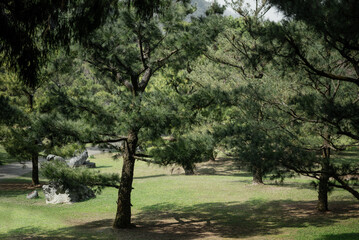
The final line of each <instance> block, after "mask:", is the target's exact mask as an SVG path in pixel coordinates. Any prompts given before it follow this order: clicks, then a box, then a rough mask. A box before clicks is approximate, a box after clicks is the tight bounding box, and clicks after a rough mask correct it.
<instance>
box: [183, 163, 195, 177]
mask: <svg viewBox="0 0 359 240" xmlns="http://www.w3.org/2000/svg"><path fill="white" fill-rule="evenodd" d="M182 167H183V169H184V174H185V175H193V174H194V170H193V166H192V165H184V166H182Z"/></svg>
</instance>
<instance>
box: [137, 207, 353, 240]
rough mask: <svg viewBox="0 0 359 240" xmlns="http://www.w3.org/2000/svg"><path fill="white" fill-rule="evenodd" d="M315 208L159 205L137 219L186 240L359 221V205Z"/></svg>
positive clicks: (241, 236) (247, 234)
mask: <svg viewBox="0 0 359 240" xmlns="http://www.w3.org/2000/svg"><path fill="white" fill-rule="evenodd" d="M315 206H316V201H309V202H294V201H291V200H286V201H282V200H280V201H270V202H263V201H258V200H255V201H247V202H245V203H238V202H232V203H206V204H197V205H194V206H191V207H184V208H181V207H178V206H175V205H171V204H158V205H153V206H148V207H146V208H143V209H142V210H143V211H142V213H141V214H139V215H137V216H136V219H138V222H139V223H140V224H144V225H147V226H149V225H153V227H157V228H160V229H163V230H164V231H165V232H176V233H178V232H181V233H183V234H189V236H187V237H186V238H185V239H195V238H197V237H199V238H204V237H205V236H207V235H208V234H210V235H212V236H217V237H227V238H243V237H253V236H265V235H275V234H279V233H280V232H281V229H282V228H305V227H308V226H315V227H324V226H328V225H332V224H334V223H335V222H337V221H340V220H343V219H349V218H358V217H359V204H358V203H353V202H332V203H331V204H330V208H331V210H332V211H330V212H328V213H325V214H322V213H318V212H317V211H316V210H315ZM191 233H194V236H193V237H191ZM328 239H331V238H328Z"/></svg>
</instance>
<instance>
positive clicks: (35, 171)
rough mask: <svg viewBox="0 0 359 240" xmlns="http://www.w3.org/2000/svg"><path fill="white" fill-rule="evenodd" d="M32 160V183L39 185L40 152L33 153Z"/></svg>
mask: <svg viewBox="0 0 359 240" xmlns="http://www.w3.org/2000/svg"><path fill="white" fill-rule="evenodd" d="M31 161H32V185H39V184H40V181H39V154H38V153H33V154H32V156H31Z"/></svg>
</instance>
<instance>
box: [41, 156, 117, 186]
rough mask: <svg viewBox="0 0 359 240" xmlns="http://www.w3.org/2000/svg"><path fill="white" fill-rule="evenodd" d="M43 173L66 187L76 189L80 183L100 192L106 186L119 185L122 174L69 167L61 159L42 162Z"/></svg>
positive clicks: (50, 179)
mask: <svg viewBox="0 0 359 240" xmlns="http://www.w3.org/2000/svg"><path fill="white" fill-rule="evenodd" d="M41 173H42V175H43V176H44V177H46V178H47V179H49V181H50V182H56V183H59V184H60V185H62V186H63V187H64V189H74V188H76V187H77V186H79V185H86V186H89V187H91V188H93V189H94V190H95V191H96V192H98V193H100V192H101V190H102V189H103V188H105V187H115V188H118V187H119V183H120V176H119V175H118V174H115V173H111V174H110V173H100V171H96V170H91V169H88V168H85V167H80V168H69V167H68V166H67V164H66V163H64V162H60V161H53V162H46V163H42V164H41Z"/></svg>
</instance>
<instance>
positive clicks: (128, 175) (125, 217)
mask: <svg viewBox="0 0 359 240" xmlns="http://www.w3.org/2000/svg"><path fill="white" fill-rule="evenodd" d="M137 135H138V131H136V130H131V131H130V132H129V134H128V138H127V141H126V144H125V151H124V154H123V166H122V175H121V182H120V187H119V189H118V199H117V212H116V217H115V221H114V223H113V227H114V228H132V227H134V225H133V224H132V223H131V207H132V204H131V191H132V182H133V173H134V167H135V152H136V147H137V141H138V136H137Z"/></svg>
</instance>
